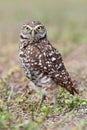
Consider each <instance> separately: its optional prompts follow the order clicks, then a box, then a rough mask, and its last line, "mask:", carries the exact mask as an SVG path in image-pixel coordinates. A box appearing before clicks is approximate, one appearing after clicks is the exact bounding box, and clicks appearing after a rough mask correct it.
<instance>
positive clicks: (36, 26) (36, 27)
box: [34, 25, 43, 29]
mask: <svg viewBox="0 0 87 130" xmlns="http://www.w3.org/2000/svg"><path fill="white" fill-rule="evenodd" d="M38 27H43V25H37V26H35V28H34V29H36V28H38Z"/></svg>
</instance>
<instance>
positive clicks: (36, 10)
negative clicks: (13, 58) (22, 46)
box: [0, 0, 87, 45]
mask: <svg viewBox="0 0 87 130" xmlns="http://www.w3.org/2000/svg"><path fill="white" fill-rule="evenodd" d="M28 20H40V21H41V22H42V23H44V24H45V25H46V27H47V30H48V37H49V39H50V41H54V42H55V43H59V41H60V42H70V43H71V42H73V44H77V43H79V42H80V43H82V42H85V41H87V36H86V35H87V0H61V1H59V0H54V1H50V0H43V1H41V0H0V45H3V44H4V45H6V44H7V43H12V44H14V43H18V42H19V30H20V27H21V25H22V24H23V23H24V22H25V21H28Z"/></svg>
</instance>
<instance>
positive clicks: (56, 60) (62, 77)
mask: <svg viewBox="0 0 87 130" xmlns="http://www.w3.org/2000/svg"><path fill="white" fill-rule="evenodd" d="M34 47H35V49H34V50H33V54H34V57H36V58H35V59H36V61H35V64H36V65H35V64H34V65H35V66H34V68H37V69H38V70H40V71H41V72H42V73H45V74H47V75H48V76H49V77H51V78H52V79H53V80H54V81H55V82H56V83H57V84H58V85H60V86H62V87H64V88H66V89H67V90H68V91H69V92H70V93H71V94H74V92H76V93H77V91H76V89H75V88H73V83H72V80H71V78H70V76H69V73H68V72H67V70H66V68H65V66H64V63H63V60H62V56H61V54H60V53H59V51H57V50H56V49H55V48H54V47H53V46H52V45H51V44H50V43H49V42H48V43H47V42H46V43H45V42H44V43H41V45H40V44H36V45H35V46H34ZM34 57H33V58H34Z"/></svg>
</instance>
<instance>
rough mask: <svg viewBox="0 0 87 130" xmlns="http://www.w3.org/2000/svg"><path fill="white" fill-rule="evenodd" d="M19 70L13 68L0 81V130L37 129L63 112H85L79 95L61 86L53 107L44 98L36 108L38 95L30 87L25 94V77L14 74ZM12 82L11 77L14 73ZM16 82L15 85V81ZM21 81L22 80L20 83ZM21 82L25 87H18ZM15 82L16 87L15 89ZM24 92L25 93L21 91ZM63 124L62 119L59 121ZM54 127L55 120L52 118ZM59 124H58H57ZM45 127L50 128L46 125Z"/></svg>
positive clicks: (83, 124)
mask: <svg viewBox="0 0 87 130" xmlns="http://www.w3.org/2000/svg"><path fill="white" fill-rule="evenodd" d="M19 71H20V69H18V67H13V69H12V68H11V70H9V71H8V73H7V75H6V77H5V78H3V79H1V80H0V96H1V99H0V113H1V114H0V129H4V130H5V129H9V128H10V129H12V130H19V129H23V130H34V129H37V130H40V129H41V128H43V127H44V124H45V122H46V121H47V120H50V118H53V116H55V118H57V117H59V120H60V119H61V118H60V116H62V118H63V115H64V116H65V115H66V114H67V113H68V115H69V116H71V117H72V115H73V114H75V113H77V112H78V113H80V112H79V110H80V109H81V111H83V112H84V113H85V109H86V108H87V99H82V97H79V96H76V97H73V96H72V95H70V94H69V93H68V92H66V91H65V90H64V89H60V91H59V96H58V102H57V106H56V108H54V107H53V106H50V105H49V102H47V101H44V103H43V105H42V107H41V108H39V109H38V101H39V100H40V99H39V97H40V96H39V95H38V94H37V93H35V92H34V91H33V90H32V89H31V88H30V87H29V88H28V91H29V92H28V95H27V93H26V86H25V85H26V84H27V79H26V78H24V79H23V78H22V77H21V78H20V77H19V75H17V73H19ZM16 75H17V76H18V77H16V79H15V81H14V80H13V79H14V77H15V76H16ZM15 82H16V84H15ZM21 82H22V83H21ZM10 84H13V85H14V84H15V85H14V87H13V88H12V85H11V86H10ZM21 84H22V85H23V86H25V87H24V88H23V89H22V88H20V87H21ZM16 85H18V86H17V88H16ZM24 93H25V94H24ZM63 123H64V121H63ZM54 124H55V125H54V126H56V120H55V121H54ZM61 124H62V123H61ZM85 125H86V123H85V121H84V122H83V123H81V127H83V126H85ZM47 127H48V128H51V127H53V126H52V125H51V126H50V124H48V125H47Z"/></svg>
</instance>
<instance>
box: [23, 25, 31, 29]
mask: <svg viewBox="0 0 87 130" xmlns="http://www.w3.org/2000/svg"><path fill="white" fill-rule="evenodd" d="M23 27H28V28H30V29H31V30H32V29H33V28H32V27H31V26H29V25H23Z"/></svg>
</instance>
